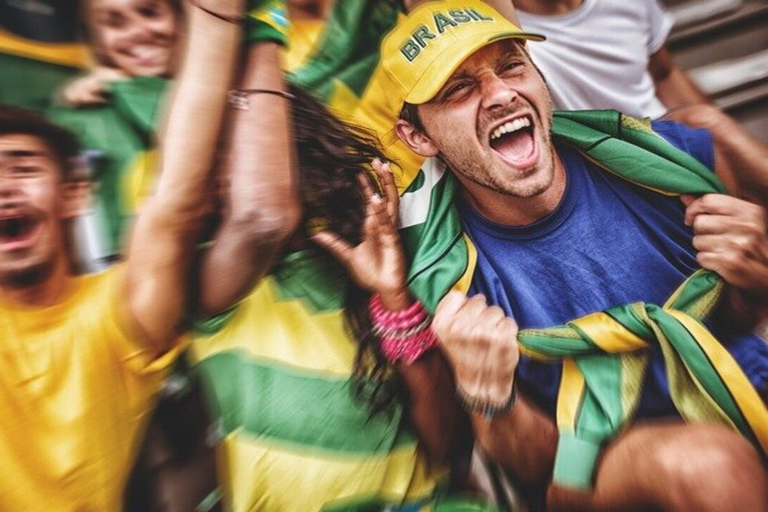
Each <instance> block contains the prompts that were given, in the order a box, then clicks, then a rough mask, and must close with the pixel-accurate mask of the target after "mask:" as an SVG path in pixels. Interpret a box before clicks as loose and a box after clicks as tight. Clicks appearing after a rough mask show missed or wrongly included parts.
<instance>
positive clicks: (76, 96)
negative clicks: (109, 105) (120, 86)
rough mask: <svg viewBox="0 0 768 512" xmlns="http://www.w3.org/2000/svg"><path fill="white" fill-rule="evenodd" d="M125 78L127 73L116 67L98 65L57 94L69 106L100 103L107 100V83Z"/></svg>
mask: <svg viewBox="0 0 768 512" xmlns="http://www.w3.org/2000/svg"><path fill="white" fill-rule="evenodd" d="M127 78H128V75H126V74H125V73H123V72H122V71H120V70H118V69H113V68H108V67H105V66H99V67H97V68H95V69H94V70H93V71H91V72H90V73H88V74H87V75H85V76H83V77H81V78H78V79H77V80H75V81H74V82H72V83H70V84H68V85H66V86H65V87H64V89H63V90H62V91H61V93H60V94H59V96H60V98H61V101H63V102H64V103H65V104H66V105H68V106H70V107H81V106H92V105H101V104H104V103H106V102H107V88H108V87H109V84H111V83H112V82H118V81H120V80H125V79H127Z"/></svg>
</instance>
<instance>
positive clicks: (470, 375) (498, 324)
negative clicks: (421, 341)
mask: <svg viewBox="0 0 768 512" xmlns="http://www.w3.org/2000/svg"><path fill="white" fill-rule="evenodd" d="M432 330H433V331H434V332H435V334H436V335H437V337H438V338H439V340H440V343H441V345H442V348H443V351H444V352H445V353H446V355H447V356H448V360H449V362H450V364H451V366H452V367H453V369H454V372H455V375H456V385H457V386H459V387H460V389H461V390H462V391H463V392H464V393H465V394H466V395H467V396H469V397H470V398H473V399H477V400H480V401H482V402H485V403H489V404H493V405H501V404H504V403H506V402H507V400H508V399H509V396H510V393H511V392H512V383H513V381H514V378H515V369H516V368H517V363H518V361H519V359H520V351H519V348H518V345H517V330H518V329H517V323H516V322H515V321H514V320H513V319H512V318H509V317H507V316H506V315H505V314H504V311H503V310H502V309H501V308H499V307H497V306H490V307H489V306H488V305H487V304H486V302H485V297H484V296H482V295H476V296H474V297H472V298H471V299H467V297H466V295H464V294H462V293H459V292H450V293H449V294H448V295H446V296H445V298H443V300H442V301H440V304H439V305H438V306H437V310H436V311H435V318H434V320H433V321H432Z"/></svg>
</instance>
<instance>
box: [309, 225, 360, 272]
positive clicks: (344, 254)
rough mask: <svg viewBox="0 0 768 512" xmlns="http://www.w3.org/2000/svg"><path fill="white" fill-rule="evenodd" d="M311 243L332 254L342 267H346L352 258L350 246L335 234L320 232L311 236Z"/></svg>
mask: <svg viewBox="0 0 768 512" xmlns="http://www.w3.org/2000/svg"><path fill="white" fill-rule="evenodd" d="M312 241H313V242H315V243H316V244H317V245H319V246H320V247H322V248H323V249H325V250H326V251H328V252H330V253H331V254H333V256H334V257H335V258H336V259H337V260H339V261H340V262H341V263H342V264H344V265H347V264H348V263H349V260H350V259H351V257H352V246H351V245H349V244H348V243H347V242H345V241H344V240H343V239H342V238H341V237H340V236H338V235H337V234H336V233H332V232H330V231H322V232H320V233H317V234H316V235H314V236H312Z"/></svg>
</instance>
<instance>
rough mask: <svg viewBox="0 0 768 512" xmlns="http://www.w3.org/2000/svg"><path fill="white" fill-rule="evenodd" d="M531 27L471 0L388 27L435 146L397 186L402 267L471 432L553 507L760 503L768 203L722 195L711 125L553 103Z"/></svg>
mask: <svg viewBox="0 0 768 512" xmlns="http://www.w3.org/2000/svg"><path fill="white" fill-rule="evenodd" d="M470 13H471V14H473V15H470ZM530 39H539V40H540V39H542V38H541V36H538V35H536V34H532V33H529V32H522V31H521V30H520V29H518V28H517V27H516V26H514V25H512V24H511V23H509V22H508V21H507V20H505V19H504V18H503V17H502V16H501V15H499V14H498V13H496V12H494V11H493V10H491V9H489V8H487V6H485V5H484V4H483V3H481V2H477V1H473V0H463V1H442V2H440V1H438V2H429V3H426V4H424V5H423V6H420V7H419V8H417V9H415V10H414V11H413V12H412V13H410V14H409V16H408V17H407V18H406V19H404V20H403V21H402V22H401V23H400V24H398V27H397V28H396V29H395V30H394V31H392V32H391V33H390V34H389V35H388V36H387V38H386V39H385V40H384V42H383V44H382V58H383V62H382V67H383V68H384V69H385V70H386V72H387V74H388V77H389V82H388V85H389V90H390V91H391V97H392V101H393V103H399V104H400V105H401V107H402V111H401V114H400V116H401V118H400V120H399V121H398V122H397V125H396V130H397V133H398V136H399V137H400V138H401V139H402V140H403V141H404V142H405V143H406V144H408V146H409V147H410V148H411V149H412V150H413V151H415V152H417V153H418V154H420V155H422V156H424V157H428V158H431V159H432V160H431V161H429V162H428V164H425V166H424V167H423V168H422V171H424V172H423V179H422V180H421V182H420V183H419V185H420V186H419V187H418V188H415V189H413V190H411V191H409V192H407V193H406V194H405V195H404V196H403V197H402V199H401V205H402V207H403V208H402V211H401V219H404V218H409V223H410V224H411V225H410V227H408V228H406V229H405V230H404V231H403V233H402V237H403V240H404V241H405V245H406V247H407V252H408V254H409V261H410V262H411V270H410V272H409V278H408V283H409V287H410V289H411V291H412V293H414V294H415V295H416V296H418V297H419V298H421V299H422V300H423V301H425V303H426V304H427V305H428V307H429V308H436V313H435V319H434V322H433V328H434V330H435V332H436V334H437V335H438V337H439V339H440V341H441V347H442V349H443V351H444V353H445V354H446V355H447V356H448V359H449V361H450V363H451V365H452V368H453V370H454V374H455V377H456V386H457V393H458V396H459V397H460V399H461V401H462V403H463V405H464V407H465V408H466V409H467V410H468V411H469V412H471V413H472V419H473V425H474V428H475V434H476V436H477V438H478V440H479V442H480V444H481V446H482V447H483V448H484V449H485V451H486V452H487V453H488V455H489V456H490V457H492V458H493V459H495V460H497V461H499V462H500V463H501V464H502V465H503V466H504V467H505V468H506V469H507V470H508V471H509V472H510V473H512V474H513V475H514V476H515V477H516V478H518V479H520V480H522V481H523V482H525V483H527V484H530V485H531V486H533V487H538V488H540V489H545V488H548V500H547V503H546V505H547V506H548V507H549V509H556V510H557V509H565V510H605V509H616V510H634V509H637V510H642V509H657V508H658V509H664V510H713V511H714V510H722V509H723V508H725V507H733V508H738V509H749V510H766V507H767V506H768V473H766V469H765V466H764V461H765V458H764V457H765V454H766V452H768V429H767V428H766V425H768V409H766V397H768V380H766V377H768V346H766V344H765V342H764V341H763V340H761V339H759V338H757V337H756V336H754V335H752V334H751V333H750V332H749V331H750V329H751V327H752V326H753V322H754V316H752V317H750V316H748V315H744V314H743V313H744V312H745V311H744V310H746V312H747V313H758V312H760V310H764V309H765V306H766V300H768V271H766V269H768V260H767V259H766V257H765V255H766V254H768V252H767V251H766V248H768V239H767V237H766V213H765V210H764V209H763V208H762V207H760V206H757V205H754V204H751V203H749V202H747V201H745V200H742V199H737V198H735V197H732V196H728V195H725V191H726V189H725V187H724V186H723V185H722V183H721V182H720V181H719V180H718V179H717V178H716V176H719V175H720V174H721V172H722V169H721V168H720V167H719V165H718V164H717V163H716V162H715V159H714V157H713V145H712V139H711V137H710V135H709V134H708V133H707V132H706V131H704V130H694V129H690V128H687V127H685V126H683V125H679V124H676V123H672V122H669V121H664V122H655V123H650V122H648V121H644V120H638V119H635V118H631V117H627V116H622V115H621V114H619V113H618V112H615V111H588V112H580V111H575V112H554V113H553V111H552V106H551V98H550V96H549V92H548V90H547V86H546V83H545V81H544V77H543V76H542V75H541V74H540V73H539V71H538V70H537V69H536V67H535V66H534V65H533V62H532V60H531V58H529V56H528V53H527V50H526V46H524V44H523V41H524V40H530ZM420 42H421V43H423V44H420ZM530 44H532V45H533V44H542V45H544V44H547V43H546V42H545V43H534V42H531V43H530ZM713 170H714V171H715V172H714V173H713V172H712V171H713ZM678 195H679V196H680V197H679V198H678V197H674V196H678ZM606 219H609V222H606ZM454 286H455V287H456V288H458V289H459V290H461V291H463V292H464V293H462V292H461V291H456V292H454V293H448V292H449V290H451V289H452V288H454ZM467 292H468V293H469V295H470V296H471V298H469V297H468V296H467V295H465V293H467ZM704 354H706V356H704ZM518 389H519V392H518V391H517V390H518ZM556 425H557V426H556ZM761 457H762V458H761ZM691 489H698V490H699V491H698V492H691ZM725 504H727V505H725ZM540 505H541V504H540ZM542 506H543V505H542Z"/></svg>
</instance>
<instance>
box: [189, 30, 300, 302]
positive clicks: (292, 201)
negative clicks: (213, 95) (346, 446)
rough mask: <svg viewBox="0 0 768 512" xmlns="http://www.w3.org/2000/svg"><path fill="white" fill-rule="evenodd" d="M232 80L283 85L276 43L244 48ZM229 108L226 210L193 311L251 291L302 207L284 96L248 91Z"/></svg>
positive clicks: (250, 86)
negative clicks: (238, 105)
mask: <svg viewBox="0 0 768 512" xmlns="http://www.w3.org/2000/svg"><path fill="white" fill-rule="evenodd" d="M244 64H245V69H244V71H243V74H242V76H241V78H240V79H239V80H238V88H239V89H241V90H267V91H277V92H284V91H285V88H286V87H285V83H284V80H283V76H282V70H281V65H280V47H279V46H278V45H277V44H276V43H272V42H265V43H260V44H257V45H254V46H252V47H251V48H250V50H249V52H248V55H246V58H245V63H244ZM246 101H247V110H241V109H232V112H231V114H232V115H231V117H230V120H231V121H230V122H231V125H230V127H229V136H228V139H229V140H228V144H227V157H226V162H227V167H228V170H229V175H230V183H229V187H228V206H229V207H228V209H227V210H228V211H227V215H226V218H225V219H224V223H223V225H222V228H221V230H220V231H219V232H218V233H216V241H215V244H214V245H213V247H212V248H211V249H210V250H208V251H207V253H206V254H205V255H204V257H203V261H202V263H201V265H200V274H199V280H200V284H201V286H200V297H199V299H198V309H199V314H202V315H211V314H216V313H219V312H221V311H223V310H225V309H227V308H229V307H231V306H232V305H234V304H235V303H237V301H239V300H240V299H241V298H242V297H243V296H244V295H245V294H246V293H247V292H248V291H250V290H251V289H252V288H253V286H254V284H255V283H256V281H257V280H258V279H259V278H260V277H262V276H263V275H264V274H265V273H266V272H267V271H268V270H269V269H270V268H271V267H272V264H273V263H274V260H275V258H276V257H277V256H278V255H279V254H280V251H281V249H282V245H283V243H284V242H285V241H286V240H287V239H288V237H289V236H290V235H291V234H292V232H293V230H294V229H295V228H296V225H297V224H298V221H299V217H300V206H299V198H298V190H297V179H296V170H295V154H294V153H295V150H294V145H293V143H292V141H291V138H290V135H291V130H290V119H289V109H290V102H289V100H288V99H287V98H284V97H282V96H280V95H276V94H270V93H254V94H249V95H248V96H247V97H246Z"/></svg>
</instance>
